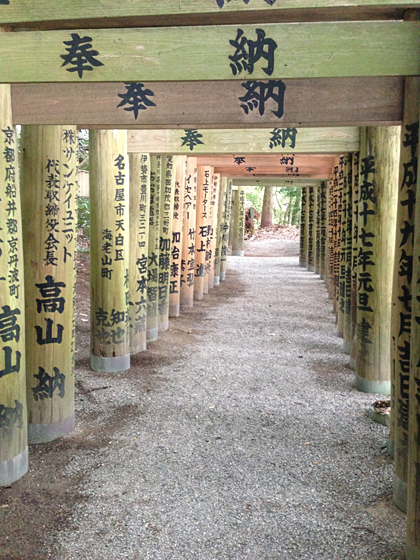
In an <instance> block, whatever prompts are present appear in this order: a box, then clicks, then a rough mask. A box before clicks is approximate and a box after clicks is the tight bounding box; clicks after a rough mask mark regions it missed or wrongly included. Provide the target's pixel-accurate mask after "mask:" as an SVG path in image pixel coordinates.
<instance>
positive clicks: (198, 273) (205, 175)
mask: <svg viewBox="0 0 420 560" xmlns="http://www.w3.org/2000/svg"><path fill="white" fill-rule="evenodd" d="M211 177H212V168H211V167H210V166H208V165H203V166H199V167H198V173H197V216H196V226H195V230H196V237H195V273H194V299H196V300H201V299H203V295H204V276H205V274H206V252H207V246H206V244H207V238H208V212H209V206H210V194H209V193H210V188H211Z"/></svg>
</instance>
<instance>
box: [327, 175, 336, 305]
mask: <svg viewBox="0 0 420 560" xmlns="http://www.w3.org/2000/svg"><path fill="white" fill-rule="evenodd" d="M334 171H335V168H334V169H333V170H332V173H331V177H330V180H329V183H328V242H327V288H328V297H329V299H331V300H332V302H333V309H334V254H335V253H334V242H335V228H336V220H337V209H336V193H335V190H336V185H335V181H336V180H337V181H338V179H336V178H335V173H334Z"/></svg>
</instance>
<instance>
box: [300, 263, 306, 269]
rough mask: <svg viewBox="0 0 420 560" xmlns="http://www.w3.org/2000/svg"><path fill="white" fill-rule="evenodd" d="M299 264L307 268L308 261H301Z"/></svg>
mask: <svg viewBox="0 0 420 560" xmlns="http://www.w3.org/2000/svg"><path fill="white" fill-rule="evenodd" d="M299 266H301V267H302V268H307V266H308V263H306V262H300V263H299Z"/></svg>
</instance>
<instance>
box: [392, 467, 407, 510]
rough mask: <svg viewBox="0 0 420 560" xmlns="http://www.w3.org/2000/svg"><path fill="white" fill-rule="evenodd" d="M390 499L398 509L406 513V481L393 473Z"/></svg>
mask: <svg viewBox="0 0 420 560" xmlns="http://www.w3.org/2000/svg"><path fill="white" fill-rule="evenodd" d="M392 501H393V502H394V504H395V505H396V506H397V508H398V509H400V510H401V511H403V512H404V513H407V483H406V482H404V481H403V480H401V479H400V478H399V477H398V476H397V475H396V474H395V473H394V484H393V495H392Z"/></svg>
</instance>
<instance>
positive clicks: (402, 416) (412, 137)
mask: <svg viewBox="0 0 420 560" xmlns="http://www.w3.org/2000/svg"><path fill="white" fill-rule="evenodd" d="M418 153H419V122H418V121H415V122H412V123H408V124H405V125H404V126H403V128H402V153H401V165H402V171H400V195H399V201H398V205H399V209H398V222H397V223H398V224H399V226H398V228H397V237H396V252H395V262H396V263H397V267H398V268H397V277H396V278H394V293H395V296H396V297H397V299H398V303H396V301H395V296H394V298H393V299H394V310H393V322H394V323H395V324H396V325H397V328H396V329H395V327H393V336H394V337H395V343H394V345H395V349H394V351H393V362H394V366H393V367H394V371H395V384H396V391H395V394H396V399H397V402H396V403H395V406H396V410H397V413H396V419H397V425H398V434H399V435H400V437H401V438H402V445H401V446H399V447H401V449H403V448H404V447H405V446H406V445H407V439H408V415H409V394H408V388H409V373H410V356H411V351H412V339H411V331H412V324H413V321H412V283H413V259H414V258H416V257H417V255H414V253H413V244H414V214H415V205H416V186H417V177H418Z"/></svg>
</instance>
